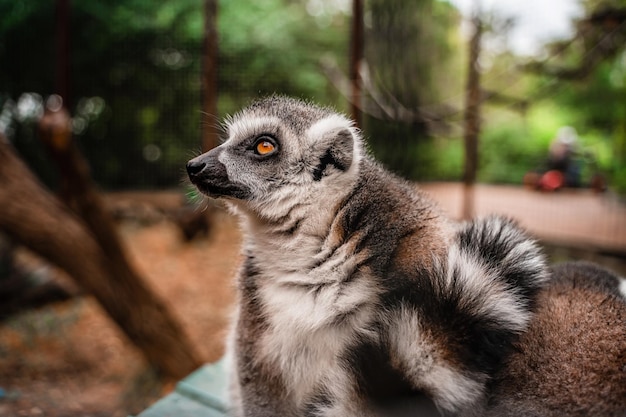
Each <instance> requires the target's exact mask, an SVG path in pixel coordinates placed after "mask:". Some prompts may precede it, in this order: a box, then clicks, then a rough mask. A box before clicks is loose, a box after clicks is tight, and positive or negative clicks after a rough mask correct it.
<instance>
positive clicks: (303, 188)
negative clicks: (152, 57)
mask: <svg viewBox="0 0 626 417" xmlns="http://www.w3.org/2000/svg"><path fill="white" fill-rule="evenodd" d="M226 128H227V133H228V139H227V140H226V142H225V143H223V144H222V145H221V146H219V147H217V148H215V149H213V150H211V151H209V152H207V153H205V154H203V155H200V156H198V157H197V158H194V159H192V160H191V161H190V162H189V163H188V165H187V171H188V173H189V177H190V179H191V181H192V182H193V184H195V185H196V186H197V187H198V189H199V190H200V191H201V192H203V193H205V194H207V195H209V196H211V197H216V198H220V199H223V200H224V201H225V202H226V203H227V205H228V206H229V207H230V209H231V210H232V211H233V212H236V213H237V214H239V215H240V217H241V220H242V227H243V231H244V237H245V238H244V248H243V251H244V255H245V261H244V263H243V265H242V268H241V270H240V273H239V277H238V294H239V295H238V311H237V316H236V320H235V321H234V324H233V328H232V332H231V337H230V340H229V344H228V355H229V356H230V358H231V360H232V369H233V374H232V376H231V382H230V384H231V386H230V388H231V406H232V414H233V415H234V416H255V417H258V416H265V417H270V416H271V417H276V416H337V417H348V416H354V417H357V416H358V417H363V416H378V415H384V416H387V415H396V414H393V413H395V412H396V411H397V410H400V408H401V407H400V406H399V405H400V404H409V405H407V407H409V410H410V407H417V408H416V409H420V410H421V411H423V412H424V413H426V412H434V413H438V412H441V413H444V414H446V415H459V416H468V415H481V413H482V412H483V411H482V410H484V409H485V407H487V406H488V404H489V403H490V402H492V399H491V392H492V391H493V389H492V385H493V384H492V382H493V381H496V379H495V378H496V376H499V375H501V374H502V367H503V365H504V364H505V363H508V362H507V361H509V358H510V353H511V352H512V351H513V349H514V348H515V346H516V342H517V341H518V337H519V335H520V334H521V333H523V332H524V331H525V330H526V329H527V328H528V326H529V322H530V320H531V317H532V309H533V306H534V305H535V300H536V297H537V293H538V291H540V290H541V288H542V287H543V286H544V284H545V283H546V281H547V280H548V276H549V272H548V269H547V267H546V264H545V262H544V258H543V257H542V255H541V253H540V250H539V249H538V246H537V245H536V243H535V242H534V241H533V240H532V239H530V238H529V237H528V236H527V235H526V234H525V233H524V232H523V231H521V230H520V229H519V228H518V227H517V226H516V224H515V223H514V222H512V221H510V220H508V219H504V218H499V217H490V218H487V219H484V220H479V221H474V222H471V223H468V224H465V225H462V226H458V225H455V224H453V223H452V222H450V221H448V220H446V218H445V217H443V216H442V214H441V212H440V210H439V208H438V207H437V206H436V205H435V204H434V203H433V202H432V201H431V200H430V199H429V198H427V197H426V196H425V195H424V194H422V193H421V192H420V191H418V190H416V188H415V186H414V185H413V184H410V183H408V182H406V181H404V180H402V179H400V178H398V177H396V176H394V175H393V174H391V173H389V172H387V171H386V170H385V169H383V168H382V167H381V166H379V165H378V164H377V163H376V162H375V161H374V160H373V159H372V158H371V157H370V156H369V155H368V154H367V152H366V151H365V150H364V144H363V140H362V139H361V137H360V134H359V132H358V130H357V129H355V128H354V126H353V124H352V122H350V121H349V120H348V119H346V118H345V117H344V116H342V115H339V114H337V113H335V112H333V111H331V110H329V109H326V108H320V107H317V106H315V105H312V104H309V103H305V102H302V101H298V100H294V99H290V98H286V97H277V96H274V97H270V98H266V99H263V100H260V101H257V102H255V103H253V104H252V105H250V106H249V107H248V108H246V109H244V110H243V111H241V112H240V113H238V114H237V115H235V116H234V117H233V118H232V119H230V120H228V121H227V122H226ZM424 398H426V399H427V400H426V401H422V400H423V399H424ZM412 399H415V400H416V401H415V403H414V405H411V404H412V403H411V400H412ZM429 401H432V403H434V407H433V406H432V404H430V405H429V403H428V402H429ZM415 404H416V405H415ZM499 406H500V407H505V405H502V404H499ZM429 407H430V408H429ZM435 407H436V408H435ZM428 410H430V411H428ZM437 410H438V411H437ZM404 411H406V409H404V410H402V411H398V413H399V412H404ZM407 415H412V414H407ZM418 415H426V414H418ZM428 415H431V414H428Z"/></svg>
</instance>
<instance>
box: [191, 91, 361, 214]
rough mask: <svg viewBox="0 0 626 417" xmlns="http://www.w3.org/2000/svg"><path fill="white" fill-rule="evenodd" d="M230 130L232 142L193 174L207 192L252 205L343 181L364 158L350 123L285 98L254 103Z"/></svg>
mask: <svg viewBox="0 0 626 417" xmlns="http://www.w3.org/2000/svg"><path fill="white" fill-rule="evenodd" d="M226 128H227V133H228V139H227V140H226V142H224V143H223V144H222V145H220V146H218V147H217V148H215V149H213V150H211V151H209V152H207V153H204V154H202V155H200V156H198V157H196V158H194V159H192V160H191V161H189V162H188V164H187V172H188V174H189V178H190V179H191V182H192V183H193V184H194V185H196V186H197V187H198V189H199V190H200V191H201V192H203V193H205V194H207V195H209V196H211V197H216V198H227V199H230V200H232V199H235V200H239V201H242V202H245V203H247V204H248V205H250V206H253V205H254V206H256V205H259V204H268V203H270V202H272V201H278V200H281V199H282V200H284V199H287V198H290V199H294V198H295V199H298V197H299V196H302V195H303V194H305V193H310V192H312V191H313V190H314V189H315V188H316V185H317V184H322V183H324V184H325V185H327V184H328V183H329V182H333V181H341V180H340V178H339V177H341V176H345V175H348V174H349V172H350V171H354V170H351V167H352V166H353V165H354V162H355V158H356V157H358V154H359V152H358V146H356V145H357V144H356V142H357V135H356V133H355V129H354V128H353V126H352V123H351V122H350V121H349V120H347V119H346V118H344V117H342V116H339V115H337V114H336V113H333V112H331V111H330V110H327V109H322V108H319V107H316V106H313V105H309V104H305V103H302V102H300V101H296V100H293V99H289V98H285V97H270V98H268V99H265V100H262V101H259V102H256V103H254V104H253V105H251V106H250V107H248V108H247V109H244V110H243V111H241V112H240V113H238V114H237V115H235V116H234V117H233V118H232V119H231V120H229V121H227V123H226ZM352 175H353V176H356V173H352Z"/></svg>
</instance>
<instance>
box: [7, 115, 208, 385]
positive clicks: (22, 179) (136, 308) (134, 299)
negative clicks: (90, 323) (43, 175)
mask: <svg viewBox="0 0 626 417" xmlns="http://www.w3.org/2000/svg"><path fill="white" fill-rule="evenodd" d="M58 121H59V122H60V123H61V124H60V125H61V126H62V125H63V123H64V122H63V118H59V120H58ZM60 125H57V124H56V123H53V124H52V125H49V128H50V129H49V132H48V133H50V137H49V139H50V140H51V141H52V143H54V145H53V146H56V147H58V148H59V149H63V148H64V149H65V150H66V151H69V152H71V154H70V155H76V152H77V151H76V150H71V151H70V149H72V148H73V144H72V143H71V142H70V141H68V138H67V137H66V136H65V135H64V134H62V133H63V129H65V128H63V127H61V128H60V127H59V126H60ZM66 133H67V132H66ZM69 158H71V157H69ZM79 165H80V163H79ZM65 169H66V171H65V175H67V174H68V173H73V174H77V175H82V173H83V170H85V169H87V168H86V165H85V166H82V167H81V166H78V167H68V166H66V167H65ZM66 179H67V178H66ZM70 182H71V184H70V187H76V188H75V189H74V191H76V190H77V189H81V187H82V189H83V193H82V194H81V195H80V196H77V195H75V196H74V202H75V203H76V205H77V206H78V207H79V211H80V212H81V213H84V214H85V221H83V220H81V219H80V218H79V217H78V216H77V215H76V214H75V213H74V212H72V211H71V210H70V209H68V207H67V206H65V205H64V204H62V203H61V202H60V201H59V200H58V199H57V198H55V197H54V196H53V195H52V194H51V193H50V192H48V191H47V190H46V189H45V188H44V187H43V186H42V185H41V184H40V183H39V182H38V180H37V179H36V178H35V177H34V176H33V174H32V173H31V172H30V170H29V169H28V168H27V167H26V165H25V164H24V163H23V162H22V161H21V160H20V159H19V157H18V156H17V155H16V154H15V151H14V150H13V148H12V146H11V145H10V144H9V143H8V141H7V140H6V139H4V138H3V137H2V136H0V183H1V184H2V187H0V230H3V231H5V232H6V233H7V234H8V235H9V236H10V237H12V238H13V239H14V240H15V241H16V242H17V243H20V244H22V245H24V246H25V247H27V248H29V249H30V250H32V251H33V252H35V253H37V254H39V255H40V256H41V257H43V258H44V259H46V260H48V261H49V262H50V263H52V264H55V265H57V266H59V267H60V268H62V269H64V270H65V271H66V272H67V273H68V274H69V275H70V276H72V277H73V278H74V279H75V280H76V281H77V282H78V283H79V284H80V285H81V286H82V287H83V288H84V289H85V290H86V291H88V292H89V293H91V294H93V296H94V297H95V298H96V299H97V300H98V301H99V303H100V304H101V306H102V307H103V308H104V310H105V311H106V312H107V313H108V315H109V316H110V317H111V318H112V319H113V320H114V321H115V323H117V325H118V326H119V327H120V328H121V329H122V331H123V332H124V333H125V334H126V335H127V336H128V338H129V339H130V340H131V341H132V342H133V343H134V344H135V345H136V346H137V347H138V348H139V349H140V350H141V351H142V352H143V353H144V354H145V356H146V358H147V359H148V361H149V362H150V363H152V364H153V365H154V366H156V367H157V368H158V369H159V370H160V371H162V372H163V373H164V374H165V376H168V377H171V378H176V379H178V378H181V377H183V376H185V375H187V374H189V373H190V372H191V371H193V370H194V369H196V368H197V367H199V366H200V365H201V360H200V357H199V356H198V354H197V353H196V352H195V351H194V350H193V349H192V346H191V343H190V342H189V340H188V338H187V337H186V335H185V334H184V332H183V330H182V328H181V327H180V326H179V325H178V323H177V322H176V321H175V320H174V319H173V318H172V316H171V314H170V312H169V310H168V308H167V306H166V305H165V304H164V303H163V302H162V301H161V300H160V298H159V297H157V296H156V294H154V293H153V292H152V291H151V290H150V288H149V287H148V286H146V285H145V284H144V282H143V280H142V279H141V278H140V277H139V276H138V275H137V274H136V273H135V272H134V270H133V269H132V268H131V267H130V265H129V264H128V262H127V261H126V260H125V258H124V254H123V251H122V250H121V245H120V244H119V241H118V238H117V235H116V233H115V228H114V227H112V226H111V222H110V219H109V218H108V216H107V215H106V214H104V212H105V210H104V209H103V205H102V204H101V201H100V199H99V197H98V196H97V195H96V194H95V192H94V191H93V189H90V186H89V184H84V183H83V184H80V183H79V182H80V181H77V182H74V180H70ZM86 224H89V225H90V228H91V230H89V228H87V227H86ZM107 229H108V230H107ZM107 233H108V236H107ZM95 236H98V239H101V241H98V240H97V239H96V237H95ZM116 243H117V246H116ZM107 245H108V246H107ZM104 248H106V249H104Z"/></svg>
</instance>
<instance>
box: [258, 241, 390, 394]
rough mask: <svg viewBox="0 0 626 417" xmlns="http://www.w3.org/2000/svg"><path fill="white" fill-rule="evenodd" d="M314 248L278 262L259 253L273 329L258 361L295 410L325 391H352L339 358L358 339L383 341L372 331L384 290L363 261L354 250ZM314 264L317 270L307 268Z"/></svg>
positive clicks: (264, 303) (262, 295)
mask: <svg viewBox="0 0 626 417" xmlns="http://www.w3.org/2000/svg"><path fill="white" fill-rule="evenodd" d="M309 243H310V245H302V246H300V248H299V250H296V251H284V252H282V253H280V255H279V256H278V259H272V258H268V257H266V256H265V255H264V254H262V253H263V252H264V250H260V251H257V252H256V253H254V256H255V259H257V262H256V266H257V267H258V268H260V270H261V271H260V274H259V280H258V290H259V294H258V295H259V299H260V301H261V305H262V308H263V311H264V313H265V316H266V319H267V321H268V325H269V326H268V330H267V331H266V332H265V333H264V334H263V336H262V337H261V338H260V340H259V357H258V358H259V359H260V360H262V361H267V362H269V363H271V364H272V366H274V367H276V369H279V370H280V372H281V374H282V375H283V376H284V378H286V379H285V385H286V387H288V388H289V389H290V390H291V395H292V398H293V400H294V402H295V403H296V404H297V405H302V403H303V401H306V400H307V398H309V396H310V395H312V394H314V391H315V389H316V388H319V386H320V385H322V384H323V386H324V387H325V389H330V390H332V391H337V392H338V393H339V392H341V390H342V388H341V387H342V386H345V385H347V383H345V382H343V380H344V379H345V378H346V375H344V373H343V372H337V371H338V370H339V369H341V364H340V363H339V361H340V360H341V356H342V355H343V354H345V352H346V350H347V349H348V348H349V347H350V346H352V345H354V344H356V343H357V341H358V340H361V341H362V340H364V339H368V340H372V341H373V340H376V337H377V336H376V334H374V333H373V332H372V331H371V330H369V327H370V324H371V323H372V321H373V320H374V319H375V317H374V314H375V309H374V306H375V304H376V302H377V297H378V290H377V287H376V285H374V280H373V279H371V278H372V277H371V276H369V271H368V270H367V268H359V265H360V260H361V259H362V258H363V256H364V254H358V253H352V252H351V251H350V248H349V247H348V246H349V245H342V246H340V247H339V248H335V249H334V250H332V251H331V250H330V249H328V250H325V249H324V248H323V247H320V246H319V240H318V246H317V250H316V249H315V245H314V244H313V243H312V242H309ZM322 246H323V245H322ZM264 248H265V249H267V247H264ZM257 249H258V247H257ZM259 252H260V253H259ZM259 255H261V256H260V260H259ZM274 256H275V257H277V255H274ZM317 259H322V260H323V262H319V263H316V262H315V261H316V260H317ZM311 264H314V265H315V267H309V268H308V269H307V268H304V266H305V265H311ZM297 269H300V271H302V272H294V270H297ZM348 277H349V278H350V279H349V280H347V279H346V278H348Z"/></svg>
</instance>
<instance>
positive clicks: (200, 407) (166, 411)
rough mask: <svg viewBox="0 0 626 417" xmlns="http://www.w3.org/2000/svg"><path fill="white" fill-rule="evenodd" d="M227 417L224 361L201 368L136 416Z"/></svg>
mask: <svg viewBox="0 0 626 417" xmlns="http://www.w3.org/2000/svg"><path fill="white" fill-rule="evenodd" d="M196 416H198V417H199V416H202V417H226V373H225V370H224V361H223V360H220V361H218V362H215V363H212V364H207V365H204V366H203V367H202V368H200V369H198V370H197V371H195V372H193V373H192V374H191V375H189V376H188V377H187V378H185V379H183V380H182V381H180V382H179V383H178V384H176V389H175V390H174V392H172V393H171V394H169V395H167V396H165V397H164V398H162V399H161V400H159V401H157V402H156V403H155V404H154V405H152V406H151V407H150V408H148V409H147V410H145V411H144V412H142V413H141V414H139V415H138V416H137V417H196Z"/></svg>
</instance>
